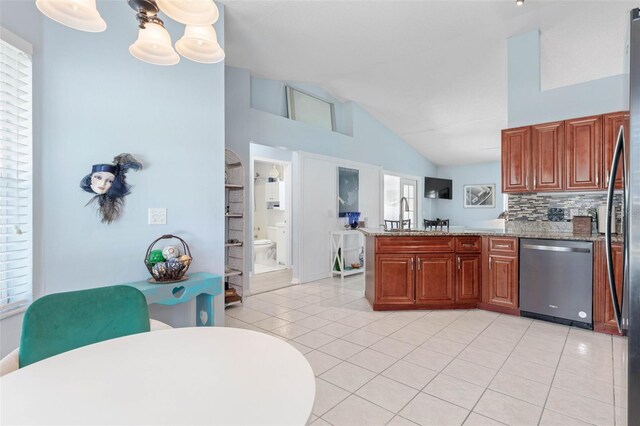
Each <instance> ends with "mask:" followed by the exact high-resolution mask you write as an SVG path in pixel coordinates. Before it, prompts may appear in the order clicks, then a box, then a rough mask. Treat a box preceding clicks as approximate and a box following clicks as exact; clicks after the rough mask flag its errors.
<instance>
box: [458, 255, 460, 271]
mask: <svg viewBox="0 0 640 426" xmlns="http://www.w3.org/2000/svg"><path fill="white" fill-rule="evenodd" d="M459 270H460V256H458V271H459Z"/></svg>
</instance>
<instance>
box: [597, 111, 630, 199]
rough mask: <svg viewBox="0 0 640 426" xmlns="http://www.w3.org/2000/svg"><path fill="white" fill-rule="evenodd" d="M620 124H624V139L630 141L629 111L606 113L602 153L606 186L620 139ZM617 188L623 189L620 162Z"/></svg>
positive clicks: (619, 164) (606, 185)
mask: <svg viewBox="0 0 640 426" xmlns="http://www.w3.org/2000/svg"><path fill="white" fill-rule="evenodd" d="M620 126H624V140H625V141H627V142H628V141H629V112H627V111H621V112H614V113H611V114H605V115H604V147H603V148H604V150H603V153H602V162H603V171H604V175H603V176H602V178H603V179H604V186H605V188H606V187H608V186H609V174H610V173H611V165H612V162H613V152H614V150H615V148H616V142H617V141H618V132H619V131H620ZM616 189H622V166H621V163H618V173H617V174H616Z"/></svg>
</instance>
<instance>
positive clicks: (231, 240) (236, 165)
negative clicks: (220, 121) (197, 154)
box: [224, 149, 245, 307]
mask: <svg viewBox="0 0 640 426" xmlns="http://www.w3.org/2000/svg"><path fill="white" fill-rule="evenodd" d="M244 190H245V185H244V166H243V165H242V162H241V161H240V158H239V157H238V155H236V153H234V152H233V151H231V150H229V149H226V150H225V183H224V198H225V214H224V218H225V244H224V255H225V256H224V257H225V267H224V269H225V270H224V281H225V300H224V302H225V307H227V306H231V305H235V304H237V303H242V295H243V288H244V275H243V271H244V227H245V222H244Z"/></svg>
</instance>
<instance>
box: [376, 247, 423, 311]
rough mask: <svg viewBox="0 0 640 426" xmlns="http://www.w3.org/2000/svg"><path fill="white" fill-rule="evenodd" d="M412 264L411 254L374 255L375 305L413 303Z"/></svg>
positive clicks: (413, 280) (413, 279)
mask: <svg viewBox="0 0 640 426" xmlns="http://www.w3.org/2000/svg"><path fill="white" fill-rule="evenodd" d="M414 262H415V260H414V256H413V255H411V254H377V255H376V270H375V276H376V280H375V297H376V303H380V304H387V305H399V304H400V305H401V304H407V303H410V304H412V303H413V302H414V294H415V275H414Z"/></svg>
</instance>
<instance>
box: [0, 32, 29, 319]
mask: <svg viewBox="0 0 640 426" xmlns="http://www.w3.org/2000/svg"><path fill="white" fill-rule="evenodd" d="M0 30H1V31H0V318H2V317H5V316H8V315H11V314H12V313H15V312H16V311H19V310H20V308H23V307H24V306H25V305H27V304H29V303H30V302H31V298H32V239H33V237H32V234H33V224H32V204H31V203H32V138H31V135H32V129H31V127H32V125H31V108H32V107H31V105H32V99H31V87H32V83H31V82H32V64H31V54H30V46H29V45H27V44H26V43H25V42H23V41H22V40H20V39H17V38H16V37H15V36H13V34H11V33H9V32H7V31H6V30H4V29H0Z"/></svg>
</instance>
